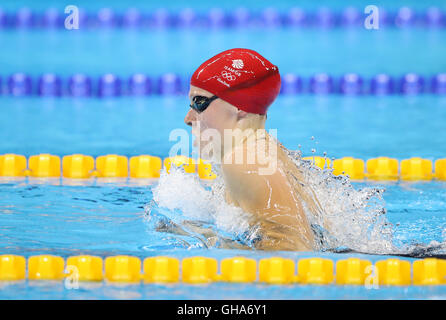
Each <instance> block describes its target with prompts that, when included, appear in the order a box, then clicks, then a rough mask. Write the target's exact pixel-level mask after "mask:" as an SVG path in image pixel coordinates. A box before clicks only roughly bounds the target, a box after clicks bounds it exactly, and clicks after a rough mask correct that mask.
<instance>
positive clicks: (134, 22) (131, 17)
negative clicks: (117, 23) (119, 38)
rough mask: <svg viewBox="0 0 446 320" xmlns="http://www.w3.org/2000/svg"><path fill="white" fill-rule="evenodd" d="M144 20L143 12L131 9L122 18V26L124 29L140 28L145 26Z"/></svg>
mask: <svg viewBox="0 0 446 320" xmlns="http://www.w3.org/2000/svg"><path fill="white" fill-rule="evenodd" d="M144 20H145V17H144V15H143V14H142V12H141V11H139V10H138V9H136V8H130V9H128V10H127V11H126V12H125V13H124V15H123V16H122V26H123V27H124V28H139V27H141V26H143V23H144Z"/></svg>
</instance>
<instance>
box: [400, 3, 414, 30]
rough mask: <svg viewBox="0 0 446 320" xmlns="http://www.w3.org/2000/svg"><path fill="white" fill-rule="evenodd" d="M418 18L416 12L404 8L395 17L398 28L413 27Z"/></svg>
mask: <svg viewBox="0 0 446 320" xmlns="http://www.w3.org/2000/svg"><path fill="white" fill-rule="evenodd" d="M416 20H417V17H416V14H415V12H414V11H413V10H412V9H411V8H408V7H402V8H400V9H399V10H398V12H397V14H396V17H395V25H396V26H397V27H403V28H404V27H413V26H414V25H415V23H416Z"/></svg>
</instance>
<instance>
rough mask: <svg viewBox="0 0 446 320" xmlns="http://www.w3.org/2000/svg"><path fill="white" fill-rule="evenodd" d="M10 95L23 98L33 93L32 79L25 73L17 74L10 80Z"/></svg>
mask: <svg viewBox="0 0 446 320" xmlns="http://www.w3.org/2000/svg"><path fill="white" fill-rule="evenodd" d="M8 93H9V94H10V95H12V96H16V97H22V96H28V95H30V94H31V93H32V81H31V77H30V76H28V75H26V74H24V73H15V74H13V75H11V76H10V77H9V79H8Z"/></svg>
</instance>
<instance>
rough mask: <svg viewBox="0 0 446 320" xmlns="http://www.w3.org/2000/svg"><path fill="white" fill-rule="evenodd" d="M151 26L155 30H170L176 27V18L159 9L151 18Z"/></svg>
mask: <svg viewBox="0 0 446 320" xmlns="http://www.w3.org/2000/svg"><path fill="white" fill-rule="evenodd" d="M149 25H150V26H151V27H155V28H168V27H171V26H174V17H172V16H171V14H170V13H169V11H167V10H166V9H157V10H155V12H153V14H152V15H151V16H150V23H149Z"/></svg>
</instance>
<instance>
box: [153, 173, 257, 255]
mask: <svg viewBox="0 0 446 320" xmlns="http://www.w3.org/2000/svg"><path fill="white" fill-rule="evenodd" d="M216 169H217V167H216V166H213V171H214V172H215V171H216ZM217 171H218V170H217ZM152 192H153V201H152V202H151V203H150V204H148V205H147V206H146V209H145V211H146V217H147V221H148V222H150V223H151V224H152V227H155V228H157V229H160V228H161V229H166V228H167V229H168V231H169V232H172V233H176V234H181V235H187V236H189V237H195V238H197V237H198V238H200V239H201V241H202V245H203V246H209V245H212V246H223V247H237V248H242V247H246V248H251V247H252V241H254V240H255V239H256V237H257V236H258V228H256V227H255V226H251V225H250V223H249V220H250V218H249V215H248V214H246V213H245V212H243V210H242V209H240V208H238V207H235V206H233V205H230V204H227V203H226V201H225V190H224V183H223V179H222V178H221V175H218V178H217V179H215V180H213V182H212V183H211V184H209V185H206V184H205V183H203V182H202V181H200V179H199V178H198V176H197V175H191V174H187V173H185V172H184V169H183V168H182V167H175V166H172V167H171V169H170V172H169V173H167V172H166V171H165V170H164V171H163V172H162V173H161V176H160V179H159V183H158V185H157V186H156V187H154V188H153V191H152ZM166 226H167V227H166Z"/></svg>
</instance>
